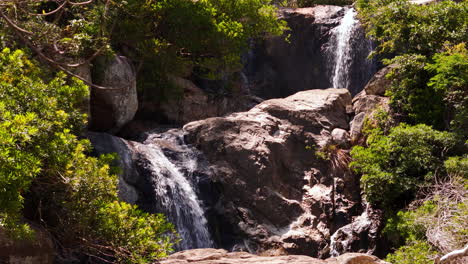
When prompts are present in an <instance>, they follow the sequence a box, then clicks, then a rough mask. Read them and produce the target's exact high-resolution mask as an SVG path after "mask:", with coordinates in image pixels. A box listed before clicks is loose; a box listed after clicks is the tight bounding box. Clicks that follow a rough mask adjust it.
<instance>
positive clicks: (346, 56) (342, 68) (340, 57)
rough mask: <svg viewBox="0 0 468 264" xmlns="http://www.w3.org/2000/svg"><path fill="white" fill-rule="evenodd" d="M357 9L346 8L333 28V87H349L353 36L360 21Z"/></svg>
mask: <svg viewBox="0 0 468 264" xmlns="http://www.w3.org/2000/svg"><path fill="white" fill-rule="evenodd" d="M355 16H356V11H355V10H354V9H353V8H349V9H348V10H346V12H345V15H344V17H343V19H342V20H341V22H340V25H339V26H338V27H336V28H334V29H333V31H332V33H333V37H332V41H333V42H334V44H335V45H333V46H334V47H335V50H334V51H333V55H334V67H333V74H332V77H331V81H332V85H333V88H348V86H349V75H348V72H349V69H350V66H351V62H352V46H351V40H352V39H351V38H352V35H353V30H354V28H355V26H356V24H357V23H358V21H357V20H356V18H355Z"/></svg>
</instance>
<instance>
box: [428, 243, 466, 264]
mask: <svg viewBox="0 0 468 264" xmlns="http://www.w3.org/2000/svg"><path fill="white" fill-rule="evenodd" d="M466 256H468V245H466V246H465V248H463V249H459V250H455V251H452V252H450V253H448V254H447V255H445V256H443V257H442V258H440V259H436V261H435V262H434V263H435V264H446V263H450V262H452V261H454V260H455V259H458V258H461V257H466Z"/></svg>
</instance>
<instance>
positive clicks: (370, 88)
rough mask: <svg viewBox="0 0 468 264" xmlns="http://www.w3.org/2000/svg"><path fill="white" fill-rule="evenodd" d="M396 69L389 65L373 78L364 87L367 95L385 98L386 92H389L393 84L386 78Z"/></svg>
mask: <svg viewBox="0 0 468 264" xmlns="http://www.w3.org/2000/svg"><path fill="white" fill-rule="evenodd" d="M395 67H396V66H395V65H389V66H387V67H385V68H383V69H381V70H380V71H378V72H377V73H376V74H375V75H374V76H372V78H371V79H370V80H369V82H368V83H367V84H366V86H365V87H364V91H366V94H368V95H379V96H384V95H385V91H387V89H388V88H389V87H390V84H391V80H389V79H387V78H386V77H385V76H386V75H387V74H388V73H389V72H390V71H391V70H392V69H394V68H395Z"/></svg>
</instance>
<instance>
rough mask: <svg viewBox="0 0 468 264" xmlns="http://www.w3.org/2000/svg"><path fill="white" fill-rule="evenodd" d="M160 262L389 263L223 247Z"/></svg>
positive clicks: (363, 257)
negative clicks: (247, 250) (247, 251)
mask: <svg viewBox="0 0 468 264" xmlns="http://www.w3.org/2000/svg"><path fill="white" fill-rule="evenodd" d="M159 263H160V264H186V263H195V264H285V263H289V264H388V263H386V262H384V261H382V260H379V259H378V258H377V257H374V256H370V255H365V254H345V255H343V256H340V257H338V258H330V259H327V260H320V259H315V258H311V257H307V256H300V255H290V256H256V255H252V254H249V253H246V252H230V253H229V252H227V251H226V250H223V249H212V248H206V249H192V250H187V251H181V252H178V253H175V254H173V255H171V256H169V257H168V258H166V259H164V260H162V261H161V262H159Z"/></svg>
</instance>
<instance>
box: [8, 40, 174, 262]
mask: <svg viewBox="0 0 468 264" xmlns="http://www.w3.org/2000/svg"><path fill="white" fill-rule="evenodd" d="M87 93H88V88H87V87H86V86H85V85H84V84H83V83H82V82H81V81H79V80H77V79H70V78H67V77H66V76H65V75H64V74H63V73H58V74H51V73H50V72H47V71H44V70H41V68H40V67H39V65H38V64H37V63H36V62H34V61H31V60H29V59H27V56H26V55H25V53H24V52H22V51H21V50H16V51H11V50H10V49H4V50H3V51H1V53H0V226H2V227H5V228H7V229H8V230H10V231H11V234H12V236H13V237H17V238H21V237H23V238H24V237H25V235H28V236H29V237H30V236H31V235H32V234H31V232H30V231H29V230H28V229H29V228H28V226H27V225H24V224H21V219H22V217H23V215H24V216H27V217H29V218H30V220H35V221H37V222H39V223H42V224H43V225H44V227H45V228H47V229H48V230H49V231H50V232H51V233H52V234H53V235H54V236H55V237H56V238H57V239H58V240H59V241H60V242H61V244H62V245H64V246H66V247H68V248H72V249H76V250H78V251H80V252H84V253H86V254H88V255H89V256H94V257H95V258H102V256H109V255H111V256H113V257H112V258H111V259H108V260H112V261H114V260H115V261H122V262H123V261H128V262H131V263H138V262H141V261H144V260H151V259H154V258H158V257H162V256H165V255H166V254H167V253H168V252H170V251H171V246H172V243H173V242H174V241H173V240H172V239H171V237H173V232H174V231H173V230H174V229H173V227H172V225H170V224H168V223H167V222H166V221H165V218H164V217H163V216H161V215H149V214H146V213H142V212H141V211H139V210H138V209H137V208H136V207H135V206H130V205H127V204H125V203H122V202H118V198H117V178H116V177H115V176H114V175H112V174H110V173H109V170H110V168H109V165H108V164H109V161H110V160H111V159H112V158H113V157H111V156H104V157H101V158H100V159H97V158H93V157H89V156H87V155H86V152H87V151H89V150H90V143H89V142H88V141H87V140H79V139H78V138H77V136H75V135H74V134H79V132H80V131H81V130H82V129H83V127H84V125H85V120H86V116H85V115H84V114H82V113H81V112H80V110H79V109H80V105H81V104H82V101H83V98H84V97H85V96H86V95H87ZM116 230H122V231H123V232H115V231H116ZM103 253H105V254H103ZM107 258H109V257H107Z"/></svg>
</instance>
